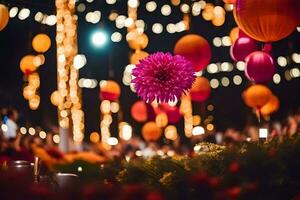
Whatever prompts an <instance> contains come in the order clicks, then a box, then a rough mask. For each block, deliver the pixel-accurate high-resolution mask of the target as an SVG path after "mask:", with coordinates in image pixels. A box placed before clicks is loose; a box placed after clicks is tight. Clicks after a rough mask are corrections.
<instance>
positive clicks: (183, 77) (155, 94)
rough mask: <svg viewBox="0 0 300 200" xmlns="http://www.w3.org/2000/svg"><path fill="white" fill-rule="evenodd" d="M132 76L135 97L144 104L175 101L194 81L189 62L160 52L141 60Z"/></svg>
mask: <svg viewBox="0 0 300 200" xmlns="http://www.w3.org/2000/svg"><path fill="white" fill-rule="evenodd" d="M132 75H133V76H134V78H133V80H132V83H133V84H134V88H135V90H136V92H137V95H138V96H139V97H141V98H142V99H143V100H144V101H146V102H152V101H154V100H156V101H158V102H160V103H161V102H165V103H167V102H169V101H175V100H177V99H179V98H180V97H181V95H182V93H184V92H186V91H187V90H189V89H190V88H191V87H192V84H193V82H194V80H195V73H194V69H193V67H192V64H191V63H190V62H189V61H187V60H186V59H185V58H184V57H182V56H179V55H176V56H172V55H171V54H170V53H162V52H157V53H154V54H152V55H150V56H148V57H146V58H144V59H142V60H141V61H140V63H139V64H138V65H137V66H136V68H134V69H133V71H132Z"/></svg>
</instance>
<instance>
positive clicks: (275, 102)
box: [260, 95, 280, 116]
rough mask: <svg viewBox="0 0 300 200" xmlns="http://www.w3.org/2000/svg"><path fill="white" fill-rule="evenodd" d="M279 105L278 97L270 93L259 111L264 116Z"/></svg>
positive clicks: (274, 110)
mask: <svg viewBox="0 0 300 200" xmlns="http://www.w3.org/2000/svg"><path fill="white" fill-rule="evenodd" d="M279 105H280V102H279V99H278V98H277V97H276V96H275V95H272V96H271V98H270V100H269V101H268V103H267V104H266V105H264V106H263V107H262V108H261V110H260V112H261V114H262V115H264V116H269V115H270V114H272V113H274V112H276V111H277V110H278V109H279Z"/></svg>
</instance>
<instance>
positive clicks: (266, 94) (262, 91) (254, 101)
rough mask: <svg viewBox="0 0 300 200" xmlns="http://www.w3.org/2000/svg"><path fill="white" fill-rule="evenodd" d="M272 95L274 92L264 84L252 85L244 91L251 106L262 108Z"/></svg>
mask: <svg viewBox="0 0 300 200" xmlns="http://www.w3.org/2000/svg"><path fill="white" fill-rule="evenodd" d="M271 96H272V92H271V90H270V89H269V88H267V87H266V86H264V85H259V84H258V85H252V86H250V87H249V88H248V89H247V90H246V91H244V93H243V98H244V101H245V103H246V105H248V106H249V107H251V108H255V109H259V110H260V109H261V108H262V107H263V106H264V105H266V104H267V103H268V101H269V100H270V98H271Z"/></svg>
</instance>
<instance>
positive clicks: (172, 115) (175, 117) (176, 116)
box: [156, 103, 181, 124]
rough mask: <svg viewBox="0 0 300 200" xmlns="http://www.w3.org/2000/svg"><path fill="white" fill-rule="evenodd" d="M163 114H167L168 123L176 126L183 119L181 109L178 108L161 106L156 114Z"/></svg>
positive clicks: (167, 105)
mask: <svg viewBox="0 0 300 200" xmlns="http://www.w3.org/2000/svg"><path fill="white" fill-rule="evenodd" d="M161 112H164V113H166V115H167V116H168V122H169V124H176V123H177V122H179V121H180V119H181V113H180V111H179V108H178V107H176V106H170V105H169V104H165V103H164V104H160V105H159V107H158V109H157V110H156V114H159V113H161Z"/></svg>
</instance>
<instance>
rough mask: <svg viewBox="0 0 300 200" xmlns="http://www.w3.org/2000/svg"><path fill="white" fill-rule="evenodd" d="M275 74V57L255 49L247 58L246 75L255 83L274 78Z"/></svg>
mask: <svg viewBox="0 0 300 200" xmlns="http://www.w3.org/2000/svg"><path fill="white" fill-rule="evenodd" d="M274 74H275V66H274V62H273V58H272V57H271V56H270V55H269V54H268V53H265V52H263V51H255V52H253V53H251V54H250V55H249V56H247V58H246V68H245V75H246V77H247V78H248V79H249V80H250V81H252V82H255V83H265V82H268V81H270V80H272V78H273V75H274Z"/></svg>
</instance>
